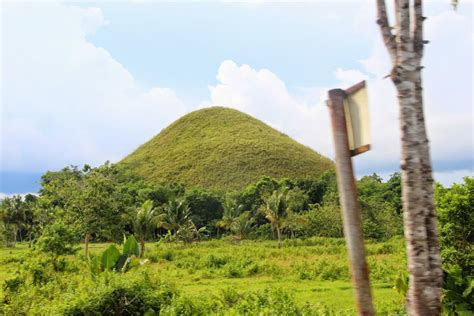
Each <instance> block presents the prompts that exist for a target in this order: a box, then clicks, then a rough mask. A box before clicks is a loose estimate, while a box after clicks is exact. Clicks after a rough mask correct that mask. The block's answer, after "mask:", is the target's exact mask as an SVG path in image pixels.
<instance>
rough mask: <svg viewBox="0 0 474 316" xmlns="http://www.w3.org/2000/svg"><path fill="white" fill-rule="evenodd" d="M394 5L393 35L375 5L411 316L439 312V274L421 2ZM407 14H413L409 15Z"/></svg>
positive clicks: (381, 6)
mask: <svg viewBox="0 0 474 316" xmlns="http://www.w3.org/2000/svg"><path fill="white" fill-rule="evenodd" d="M410 3H411V2H410V1H409V0H396V1H395V17H396V24H395V32H392V28H391V27H390V24H389V21H388V17H387V9H386V5H385V0H377V15H378V19H377V23H378V24H379V26H380V31H381V33H382V38H383V41H384V43H385V46H386V47H387V50H388V52H389V55H390V58H391V60H392V71H391V74H390V77H391V79H392V81H393V83H394V85H395V87H396V90H397V92H398V103H399V108H400V130H401V145H402V148H401V149H402V150H401V175H402V194H403V214H404V227H405V230H404V232H405V239H406V243H407V256H408V271H409V276H410V287H409V292H408V297H407V307H408V313H409V314H411V315H437V314H440V313H441V299H440V298H441V286H442V270H441V258H440V250H439V242H438V232H437V229H436V214H435V208H434V200H433V177H432V167H431V158H430V150H429V142H428V137H427V134H426V127H425V119H424V113H423V94H422V91H423V86H422V78H421V69H422V68H423V67H422V65H421V60H422V57H423V46H424V44H426V43H427V41H425V40H423V20H425V17H423V12H422V9H423V8H422V0H414V1H413V2H412V3H413V6H412V7H410ZM410 11H412V12H410Z"/></svg>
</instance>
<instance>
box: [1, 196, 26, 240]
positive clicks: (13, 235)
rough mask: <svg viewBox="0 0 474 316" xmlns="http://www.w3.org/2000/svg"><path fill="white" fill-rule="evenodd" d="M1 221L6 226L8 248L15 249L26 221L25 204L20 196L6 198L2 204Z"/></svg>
mask: <svg viewBox="0 0 474 316" xmlns="http://www.w3.org/2000/svg"><path fill="white" fill-rule="evenodd" d="M0 219H1V220H2V222H3V224H4V226H5V227H4V229H5V235H6V236H5V237H6V241H7V247H15V243H16V241H17V239H18V235H19V237H20V240H21V239H22V238H21V228H22V226H23V224H24V223H25V221H26V212H25V204H24V203H23V201H22V198H21V196H20V195H14V196H12V197H6V198H4V199H3V200H2V201H1V204H0Z"/></svg>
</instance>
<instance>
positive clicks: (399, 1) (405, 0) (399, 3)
mask: <svg viewBox="0 0 474 316" xmlns="http://www.w3.org/2000/svg"><path fill="white" fill-rule="evenodd" d="M395 15H396V17H397V30H396V43H397V52H398V59H397V63H398V65H404V66H408V65H410V61H411V58H412V56H413V43H412V41H411V37H410V1H409V0H395Z"/></svg>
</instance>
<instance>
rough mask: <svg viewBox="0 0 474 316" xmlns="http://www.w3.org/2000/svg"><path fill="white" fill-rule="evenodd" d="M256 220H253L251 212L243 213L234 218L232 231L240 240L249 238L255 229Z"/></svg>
mask: <svg viewBox="0 0 474 316" xmlns="http://www.w3.org/2000/svg"><path fill="white" fill-rule="evenodd" d="M254 223H255V218H253V217H252V216H251V214H250V212H249V211H247V212H243V213H242V214H240V215H239V216H237V217H236V218H234V220H233V222H232V224H231V227H230V230H231V231H232V233H233V234H234V236H235V237H236V238H237V239H238V240H242V239H245V238H247V237H248V235H249V234H250V233H251V232H252V230H253V228H254Z"/></svg>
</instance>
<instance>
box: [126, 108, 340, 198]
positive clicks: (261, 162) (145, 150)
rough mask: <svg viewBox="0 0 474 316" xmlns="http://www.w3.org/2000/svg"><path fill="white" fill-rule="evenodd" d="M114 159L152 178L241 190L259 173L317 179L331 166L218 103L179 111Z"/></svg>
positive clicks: (257, 176)
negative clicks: (182, 113) (170, 121)
mask: <svg viewBox="0 0 474 316" xmlns="http://www.w3.org/2000/svg"><path fill="white" fill-rule="evenodd" d="M120 164H121V166H122V167H123V168H124V169H126V170H127V171H129V172H130V173H132V174H134V175H139V176H141V177H143V178H145V179H148V180H151V181H153V182H154V183H159V182H161V181H169V182H178V183H183V184H185V185H187V186H191V187H193V186H198V187H202V188H209V189H215V190H221V191H230V190H235V189H241V188H242V187H244V186H245V185H248V184H249V183H252V182H255V181H257V180H258V179H260V177H262V176H270V177H275V178H283V177H288V178H304V177H306V176H313V177H315V178H317V177H319V176H320V175H321V174H322V173H323V172H325V171H327V170H330V169H333V163H332V162H331V161H330V160H329V159H327V158H325V157H323V156H321V155H319V154H318V153H316V152H314V151H313V150H312V149H310V148H308V147H305V146H303V145H301V144H299V143H297V142H295V141H294V140H292V139H291V138H290V137H288V136H286V135H284V134H282V133H280V132H278V131H276V130H274V129H272V128H271V127H269V126H267V125H266V124H264V123H262V122H261V121H259V120H256V119H255V118H253V117H251V116H249V115H247V114H244V113H241V112H239V111H237V110H233V109H228V108H222V107H212V108H207V109H202V110H198V111H195V112H192V113H190V114H187V115H185V116H183V117H182V118H180V119H179V120H177V121H176V122H174V123H173V124H171V125H170V126H168V127H167V128H165V129H164V130H163V131H161V133H160V134H158V135H157V136H155V137H154V138H152V139H151V140H150V141H148V142H147V143H145V144H143V145H142V146H140V147H139V148H138V149H137V150H136V151H135V152H133V153H132V154H130V155H129V156H128V157H126V158H125V159H124V160H123V161H122V162H121V163H120ZM157 166H159V167H157Z"/></svg>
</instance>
